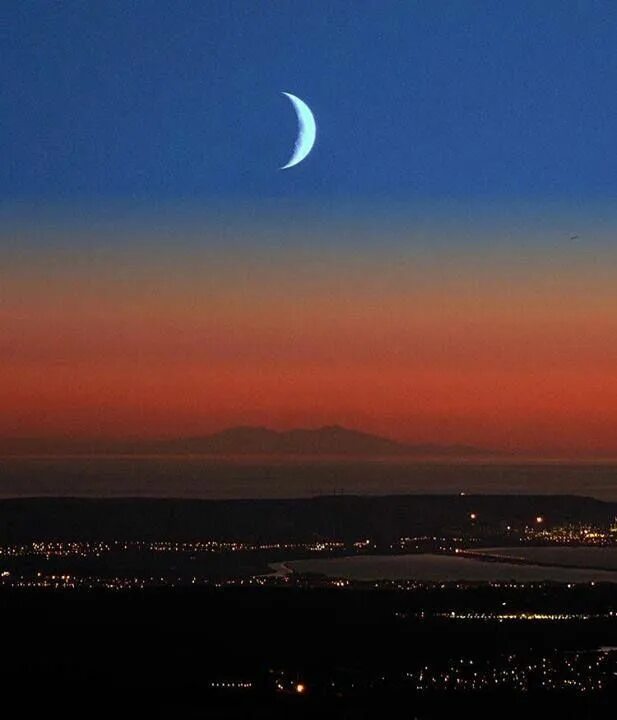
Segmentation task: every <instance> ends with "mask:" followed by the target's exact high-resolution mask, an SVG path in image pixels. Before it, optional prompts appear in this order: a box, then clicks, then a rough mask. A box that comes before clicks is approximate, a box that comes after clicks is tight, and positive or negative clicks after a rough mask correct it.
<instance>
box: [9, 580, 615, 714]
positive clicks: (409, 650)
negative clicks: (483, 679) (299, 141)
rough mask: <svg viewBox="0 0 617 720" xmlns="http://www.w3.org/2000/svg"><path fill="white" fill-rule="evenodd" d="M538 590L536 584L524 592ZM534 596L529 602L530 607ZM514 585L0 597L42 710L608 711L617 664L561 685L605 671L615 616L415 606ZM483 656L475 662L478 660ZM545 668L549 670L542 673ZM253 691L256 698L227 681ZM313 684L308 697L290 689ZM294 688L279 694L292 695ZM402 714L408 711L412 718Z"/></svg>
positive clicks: (592, 600) (557, 594) (16, 664)
mask: <svg viewBox="0 0 617 720" xmlns="http://www.w3.org/2000/svg"><path fill="white" fill-rule="evenodd" d="M525 592H527V593H529V591H525ZM607 592H608V591H607V589H606V588H595V589H593V591H591V592H590V591H589V589H585V590H583V589H582V588H580V589H576V588H575V589H572V590H567V589H565V588H561V589H552V590H547V591H545V592H544V593H543V594H542V597H541V600H542V604H544V605H546V606H549V607H552V608H555V607H562V608H565V609H567V608H577V607H579V606H580V605H581V604H582V605H583V606H584V607H585V608H586V609H587V611H593V610H594V608H596V607H598V608H600V609H602V610H604V609H606V607H608V606H609V605H610V604H611V602H613V603H614V595H611V596H610V597H609V596H608V595H607ZM537 597H538V596H537V595H531V594H529V596H528V597H523V596H521V597H520V598H519V600H520V603H519V604H520V605H522V606H525V605H526V604H527V603H531V604H533V603H534V602H535V600H534V598H537ZM511 600H512V593H511V591H508V590H501V589H494V588H492V589H491V588H484V589H477V590H474V591H464V592H462V591H453V590H449V591H447V592H444V591H441V590H439V589H433V590H431V591H426V592H424V593H420V594H416V593H404V592H394V591H393V592H370V591H356V590H354V591H337V590H311V591H306V590H299V589H284V588H279V589H263V588H262V589H237V588H232V589H198V590H173V591H169V590H146V591H139V592H135V591H133V592H128V593H117V592H102V591H96V592H93V591H89V592H81V591H79V592H64V591H43V592H40V591H39V592H34V591H10V592H4V591H3V592H0V611H1V616H2V621H1V627H2V638H3V640H2V646H3V652H2V658H1V659H0V662H1V663H2V665H3V666H4V667H3V668H2V678H3V685H4V689H5V697H6V694H7V693H9V694H10V695H11V697H13V698H15V699H16V700H17V699H19V698H21V699H22V702H26V701H27V703H28V707H29V708H30V709H32V708H36V709H48V708H49V707H50V704H52V705H53V707H54V708H57V707H58V705H59V704H60V705H61V706H62V714H63V716H66V715H67V714H71V711H72V712H75V714H76V715H77V714H79V715H80V716H82V717H83V712H84V708H85V707H92V706H96V707H97V708H98V709H102V708H104V709H105V710H110V709H112V710H114V713H115V715H116V716H117V715H118V708H120V707H121V708H122V710H123V711H124V712H123V713H122V714H120V716H125V713H135V714H136V716H138V717H143V716H144V715H143V713H144V712H145V711H146V710H154V709H160V708H162V707H164V708H165V709H173V713H174V716H175V715H176V714H178V713H179V712H180V713H181V714H182V716H183V717H197V716H200V717H217V718H218V717H225V718H240V717H242V718H244V717H246V718H256V717H259V718H261V717H264V718H265V717H268V718H272V717H277V718H278V717H281V718H290V717H302V718H304V717H338V718H383V717H410V718H414V717H416V718H419V719H423V720H425V719H428V718H442V717H465V716H467V715H469V716H470V717H480V718H489V717H490V718H494V717H495V716H496V715H497V713H498V716H499V717H508V718H510V717H512V718H514V717H520V715H521V713H525V714H526V715H527V716H528V717H531V718H535V717H543V716H544V715H543V713H545V712H548V713H549V714H548V715H546V716H547V717H557V716H558V717H562V718H577V719H578V718H598V717H609V716H610V708H611V703H613V702H614V700H615V697H616V693H615V682H614V678H613V676H612V671H613V669H614V667H615V666H614V661H610V662H608V661H603V662H605V663H608V664H606V667H605V668H604V670H601V672H602V673H603V674H602V676H601V678H602V682H603V683H604V684H603V685H602V687H601V688H600V689H597V690H594V691H593V692H589V691H588V692H576V691H574V690H573V691H568V690H561V691H556V690H547V689H546V688H545V687H544V686H543V684H542V683H543V682H544V680H545V674H544V670H543V669H542V668H545V667H548V668H549V670H550V672H551V675H550V677H549V680H550V681H552V680H554V679H556V680H561V679H562V678H565V679H566V680H567V678H569V677H575V678H578V679H580V678H581V677H582V676H584V675H585V673H588V672H592V673H593V672H597V671H595V670H592V669H591V668H592V667H594V666H595V663H596V660H597V658H598V654H597V650H598V647H600V646H606V645H616V644H617V625H616V623H615V621H614V620H608V619H602V620H582V621H581V620H572V621H571V622H570V621H568V622H563V623H551V622H542V621H537V622H526V623H523V624H521V623H513V624H512V623H500V622H496V621H492V622H491V621H489V622H485V621H480V620H478V621H457V620H449V619H447V618H443V619H440V618H435V617H433V618H418V617H417V615H415V614H414V613H415V612H416V611H417V610H418V609H427V608H431V607H435V608H441V607H443V608H451V607H452V608H454V607H468V608H484V607H491V608H496V607H501V606H502V604H503V603H507V604H509V603H510V601H511ZM472 663H473V665H472ZM543 663H544V664H543ZM521 666H522V667H526V666H530V667H531V666H535V667H538V668H540V670H539V671H538V670H536V671H533V672H531V674H530V682H529V686H528V687H527V688H526V689H525V691H517V690H516V689H515V688H513V687H510V686H506V687H505V688H504V689H498V690H491V689H488V690H485V691H483V690H480V691H476V692H471V691H469V692H460V691H456V687H453V688H452V687H451V688H450V689H446V690H433V691H428V692H421V691H418V689H417V687H416V682H415V681H410V680H409V673H412V674H415V675H414V677H417V676H418V672H422V671H424V672H425V673H426V672H430V673H439V672H442V673H443V671H444V669H447V668H448V667H453V668H454V672H457V673H458V672H459V671H458V669H457V668H459V667H463V671H462V672H461V674H462V675H463V676H464V677H467V678H469V677H470V676H471V675H472V672H477V673H478V675H480V676H482V675H484V674H486V673H487V672H488V673H490V672H491V671H493V670H494V669H501V668H504V670H505V669H509V668H512V667H516V668H520V667H521ZM217 682H218V683H238V682H244V683H250V687H249V688H247V689H236V690H233V689H219V690H216V689H214V688H213V685H214V684H215V683H217ZM298 683H302V685H303V686H304V689H305V692H304V693H303V694H301V695H300V694H298V693H297V692H295V691H294V688H295V687H297V684H298ZM281 688H282V689H281ZM403 710H404V712H402V711H403Z"/></svg>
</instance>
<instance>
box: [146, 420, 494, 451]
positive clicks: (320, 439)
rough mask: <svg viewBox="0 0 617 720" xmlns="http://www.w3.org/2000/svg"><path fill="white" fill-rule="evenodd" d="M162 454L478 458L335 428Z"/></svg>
mask: <svg viewBox="0 0 617 720" xmlns="http://www.w3.org/2000/svg"><path fill="white" fill-rule="evenodd" d="M157 448H158V449H159V450H162V451H166V452H170V451H171V452H188V453H195V454H205V455H209V454H216V455H317V456H319V455H345V456H388V455H479V454H487V453H486V452H485V451H482V450H480V449H478V448H473V447H465V446H441V445H406V444H404V443H400V442H397V441H395V440H390V439H389V438H384V437H380V436H378V435H371V434H370V433H366V432H361V431H359V430H350V429H348V428H344V427H340V426H339V425H329V426H326V427H321V428H316V429H294V430H286V431H282V432H277V431H276V430H270V429H269V428H264V427H234V428H229V429H227V430H223V431H221V432H218V433H215V434H214V435H208V436H205V437H196V438H186V439H179V440H172V441H169V442H165V443H158V444H157Z"/></svg>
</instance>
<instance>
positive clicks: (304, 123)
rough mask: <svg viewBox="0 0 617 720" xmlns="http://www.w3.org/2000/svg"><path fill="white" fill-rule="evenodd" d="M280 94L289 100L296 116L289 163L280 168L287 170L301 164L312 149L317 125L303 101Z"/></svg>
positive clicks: (289, 95) (293, 96) (285, 93)
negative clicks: (293, 145)
mask: <svg viewBox="0 0 617 720" xmlns="http://www.w3.org/2000/svg"><path fill="white" fill-rule="evenodd" d="M282 94H283V95H286V96H287V97H288V98H289V99H290V100H291V102H292V104H293V106H294V110H295V111H296V115H297V116H298V137H297V138H296V144H295V147H294V151H293V155H292V156H291V158H290V160H289V162H288V163H287V164H286V165H283V167H281V170H287V168H290V167H293V166H294V165H297V164H298V163H300V162H302V161H303V160H304V158H305V157H306V156H307V155H308V154H309V153H310V152H311V150H312V149H313V145H314V144H315V138H316V137H317V124H316V123H315V117H314V116H313V113H312V112H311V109H310V108H309V106H308V105H307V104H306V103H305V102H304V101H302V100H300V98H298V97H296V96H295V95H292V94H291V93H287V92H284V93H282Z"/></svg>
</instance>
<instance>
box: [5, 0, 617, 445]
mask: <svg viewBox="0 0 617 720" xmlns="http://www.w3.org/2000/svg"><path fill="white" fill-rule="evenodd" d="M0 43H1V47H2V63H1V64H0V157H1V158H2V162H1V163H0V326H1V330H2V332H1V334H0V374H1V376H2V377H3V378H7V379H8V382H2V384H1V385H0V406H1V407H2V408H3V411H2V413H1V414H0V435H3V436H49V437H51V436H57V435H63V436H66V435H68V436H80V437H112V436H113V437H122V436H147V437H153V436H174V435H183V434H187V433H189V434H192V435H194V434H199V433H202V432H203V433H206V432H211V431H213V430H216V429H219V428H221V427H225V426H228V425H235V424H264V425H269V426H272V427H276V428H286V427H293V426H316V425H321V424H333V423H340V424H344V425H348V426H351V427H357V428H363V429H366V430H369V431H375V432H379V433H383V434H387V435H390V436H392V437H396V438H399V439H404V440H409V441H417V442H440V443H441V442H443V443H465V444H476V445H481V446H484V447H486V446H489V447H495V448H504V449H508V448H509V449H520V450H523V451H526V452H527V451H530V452H534V453H541V454H543V453H544V454H553V453H555V452H557V453H559V452H565V453H582V454H591V455H593V454H595V453H607V452H609V453H610V452H613V451H616V452H617V447H616V444H615V441H614V438H613V430H612V428H614V427H615V424H616V423H617V373H615V370H614V368H615V367H617V333H616V330H617V289H616V288H617V283H616V282H615V281H616V280H617V272H616V271H617V251H616V248H615V231H616V230H617V205H616V204H615V202H614V201H615V199H616V198H617V91H616V89H617V7H616V6H615V5H614V4H612V3H608V2H594V1H592V0H585V1H584V2H582V1H581V2H574V1H571V2H559V3H557V2H553V3H538V2H516V3H504V2H473V3H472V2H460V1H459V2H446V1H444V2H428V1H426V2H411V1H409V2H388V1H387V0H380V1H379V2H377V1H375V2H362V1H355V2H351V1H347V0H336V2H296V1H293V0H289V1H287V2H265V1H264V2H247V1H246V0H243V1H242V2H238V1H236V0H225V1H224V2H223V1H221V2H183V1H181V0H177V1H174V2H162V1H155V0H151V1H150V2H145V1H142V2H140V1H136V2H125V1H115V0H106V2H104V3H103V2H101V3H83V2H53V3H52V2H48V1H44V2H43V1H41V2H33V1H29V0H23V1H22V2H13V3H5V4H4V6H3V7H2V9H1V10H0ZM282 91H287V92H291V93H294V94H296V95H298V96H299V97H301V98H302V99H303V100H304V101H306V102H307V103H308V105H309V106H310V107H311V109H312V110H313V112H314V114H315V117H316V120H317V125H318V136H317V142H316V145H315V147H314V149H313V151H312V153H311V154H310V155H309V156H308V157H307V158H306V160H304V161H303V162H302V163H301V164H299V165H298V166H296V167H294V168H291V169H289V170H286V171H281V170H279V168H280V166H281V165H283V164H284V163H285V162H286V161H287V160H288V159H289V156H290V154H291V150H292V148H293V144H294V141H295V137H296V117H295V115H294V112H293V108H292V107H291V105H290V103H289V101H288V100H287V99H286V98H285V97H284V96H283V95H281V92H282Z"/></svg>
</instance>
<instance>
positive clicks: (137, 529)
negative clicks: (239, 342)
mask: <svg viewBox="0 0 617 720" xmlns="http://www.w3.org/2000/svg"><path fill="white" fill-rule="evenodd" d="M472 513H474V514H475V515H476V519H475V520H474V521H473V522H472V521H471V520H470V516H471V514H472ZM539 515H540V516H542V517H543V518H544V521H545V523H546V526H547V527H548V526H551V525H559V524H563V523H583V522H584V523H591V524H599V525H602V526H608V525H609V524H611V523H612V522H613V521H614V518H615V516H616V515H617V503H609V502H602V501H600V500H596V499H594V498H588V497H579V496H569V495H557V496H551V495H454V496H453V495H391V496H354V495H337V496H323V497H315V498H304V499H289V500H181V499H148V498H107V499H90V498H25V499H22V498H20V499H8V500H1V501H0V542H2V543H18V542H30V541H32V540H110V541H113V540H161V539H165V540H204V539H208V540H223V541H243V542H283V543H290V542H307V541H312V540H319V539H340V540H343V541H348V542H349V541H354V540H358V539H360V538H371V539H373V540H375V541H377V542H390V541H392V540H395V539H398V538H401V537H410V536H422V535H435V534H451V535H457V534H465V535H469V534H470V533H471V534H479V535H482V534H487V535H488V534H494V533H496V532H500V531H503V530H504V529H505V528H506V526H507V525H510V526H512V527H525V526H528V525H530V524H533V522H534V520H535V518H536V517H537V516H539Z"/></svg>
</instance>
